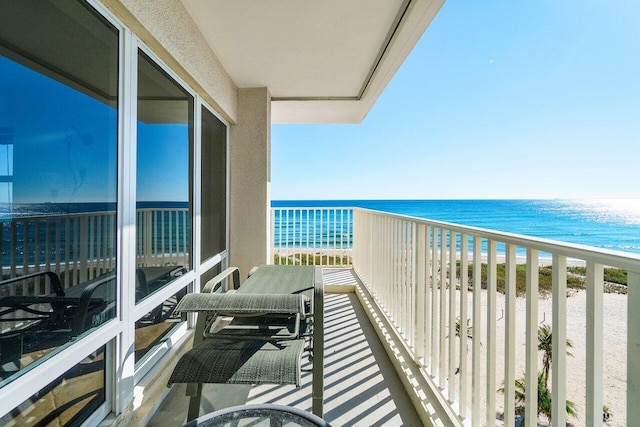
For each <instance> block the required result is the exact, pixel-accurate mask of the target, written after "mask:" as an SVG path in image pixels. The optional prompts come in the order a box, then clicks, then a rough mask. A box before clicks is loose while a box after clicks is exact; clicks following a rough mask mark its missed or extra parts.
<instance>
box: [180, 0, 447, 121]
mask: <svg viewBox="0 0 640 427" xmlns="http://www.w3.org/2000/svg"><path fill="white" fill-rule="evenodd" d="M182 2H183V4H184V5H185V7H186V9H187V11H188V12H189V14H190V15H191V17H192V18H193V20H194V22H195V23H196V25H197V26H198V27H199V29H200V31H201V32H202V34H203V36H204V37H205V39H206V40H207V41H208V43H209V44H210V46H211V48H212V50H213V52H214V53H215V54H216V56H217V57H218V59H219V60H220V61H221V62H222V64H223V65H224V67H225V69H226V70H227V72H228V73H229V75H230V76H231V78H232V79H233V81H234V83H235V84H236V86H238V87H239V88H251V87H268V88H269V91H270V92H271V96H272V101H273V102H272V104H271V118H272V122H273V123H359V122H360V121H362V119H363V118H364V117H365V116H366V114H367V113H368V111H369V109H370V108H371V106H372V105H373V103H374V102H375V101H376V99H377V98H378V96H379V95H380V93H381V92H382V90H384V88H385V87H386V85H387V84H388V83H389V81H390V80H391V77H393V75H394V74H395V73H396V71H397V70H398V68H399V67H400V65H401V64H402V62H403V61H404V60H405V58H406V57H407V55H408V54H409V52H410V51H411V49H412V48H413V46H414V45H415V43H416V42H417V41H418V39H419V38H420V36H421V35H422V33H423V32H424V31H425V29H426V28H427V26H428V25H429V23H430V22H431V20H432V19H433V17H434V16H435V14H436V13H437V12H438V10H439V9H440V7H441V6H442V3H443V2H444V0H322V1H319V0H313V1H312V0H306V1H305V0H272V1H266V0H233V1H231V0H182Z"/></svg>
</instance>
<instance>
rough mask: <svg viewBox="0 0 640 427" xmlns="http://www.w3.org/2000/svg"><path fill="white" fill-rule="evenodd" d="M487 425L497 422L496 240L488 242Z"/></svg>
mask: <svg viewBox="0 0 640 427" xmlns="http://www.w3.org/2000/svg"><path fill="white" fill-rule="evenodd" d="M487 252H488V254H487V422H486V425H487V426H493V425H495V423H496V417H495V416H494V415H493V414H495V413H496V293H497V292H498V290H497V260H496V241H495V240H493V239H491V240H489V241H488V243H487Z"/></svg>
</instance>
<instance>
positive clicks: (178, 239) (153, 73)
mask: <svg viewBox="0 0 640 427" xmlns="http://www.w3.org/2000/svg"><path fill="white" fill-rule="evenodd" d="M193 106H194V99H193V97H192V96H191V95H190V94H189V93H188V92H186V91H185V90H184V89H183V88H182V87H181V86H180V85H179V84H178V83H177V82H176V81H175V80H173V79H172V78H171V77H170V76H169V75H168V74H167V73H166V72H164V71H163V70H162V69H161V68H160V67H159V66H158V65H157V64H155V63H154V62H153V60H152V59H151V58H150V57H149V56H147V55H146V54H145V53H143V52H141V51H139V53H138V146H137V188H136V194H137V203H136V211H137V223H136V226H137V260H136V267H137V268H136V292H135V295H136V303H139V302H140V301H142V300H144V299H146V298H148V297H150V296H151V295H152V294H154V293H155V292H157V291H159V290H160V289H162V288H164V287H165V286H167V285H168V284H170V283H171V282H173V281H174V280H175V279H177V278H178V277H180V276H182V275H183V274H184V273H186V272H187V271H188V270H189V269H190V268H191V244H192V243H191V242H192V240H191V233H192V227H191V223H192V205H193V202H192V193H193V191H192V188H193V187H192V178H191V177H192V171H193V169H192V160H193V108H194V107H193ZM185 292H186V288H185V289H182V290H180V291H179V292H178V293H177V294H174V295H173V296H171V297H170V298H169V299H167V300H165V301H159V302H158V303H159V304H158V305H157V306H156V307H155V308H153V309H152V310H151V311H150V312H148V313H146V314H145V315H144V316H142V317H141V318H140V319H138V320H137V321H136V337H135V339H136V342H135V360H136V363H137V364H138V363H139V362H141V361H142V360H143V359H144V357H145V356H146V355H147V354H149V352H150V351H151V350H153V349H154V348H155V347H156V346H157V345H158V344H159V343H161V342H162V341H163V340H164V339H165V338H166V337H167V336H168V335H170V334H171V332H172V331H173V330H174V328H175V327H176V326H177V324H178V323H179V322H180V321H181V318H180V316H176V315H174V313H173V309H174V308H175V305H176V303H177V301H179V299H180V298H181V297H182V296H183V295H184V294H185Z"/></svg>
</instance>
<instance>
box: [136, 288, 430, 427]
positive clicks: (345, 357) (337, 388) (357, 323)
mask: <svg viewBox="0 0 640 427" xmlns="http://www.w3.org/2000/svg"><path fill="white" fill-rule="evenodd" d="M310 367H311V365H310V364H309V363H305V364H304V365H303V368H310ZM324 369H325V380H324V381H325V391H324V414H325V416H324V418H325V419H326V420H327V421H328V422H329V423H331V424H332V425H334V426H383V425H386V426H400V425H402V426H420V425H422V423H421V422H420V419H419V418H418V415H417V414H416V412H415V410H414V409H413V406H412V405H411V402H410V400H409V397H408V395H407V394H406V393H405V391H404V389H403V388H402V384H401V383H400V380H399V379H398V377H397V375H396V373H395V371H394V369H393V366H392V365H391V362H390V360H389V358H388V357H387V355H386V353H385V352H384V349H383V347H382V344H381V343H380V341H379V340H378V337H377V335H376V333H375V331H374V329H373V326H372V325H371V324H370V323H369V320H368V318H367V316H366V314H365V313H364V311H363V309H362V307H361V306H360V303H359V302H358V300H357V298H356V296H355V295H353V294H327V295H326V297H325V361H324ZM184 388H185V386H184V385H179V386H176V387H174V390H173V391H172V393H171V394H170V395H169V397H168V398H167V399H166V400H165V401H164V402H163V403H162V405H161V407H160V409H159V410H158V412H157V413H156V414H155V416H154V417H153V418H152V419H151V421H150V423H149V424H148V425H149V426H153V427H159V426H181V425H182V424H183V422H184V421H185V418H186V411H187V406H188V399H187V398H186V397H185V395H184ZM245 403H248V404H257V403H273V404H278V405H287V406H295V407H297V408H300V409H302V410H305V411H311V373H307V372H305V373H303V375H302V387H301V388H299V389H296V388H295V387H293V386H267V385H263V386H256V387H250V386H244V385H222V386H218V385H205V387H204V395H203V399H202V404H201V407H200V414H201V415H202V414H205V413H208V412H211V411H214V410H216V409H221V408H225V407H228V406H233V405H241V404H245Z"/></svg>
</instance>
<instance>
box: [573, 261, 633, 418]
mask: <svg viewBox="0 0 640 427" xmlns="http://www.w3.org/2000/svg"><path fill="white" fill-rule="evenodd" d="M603 277H604V268H603V266H602V264H596V263H593V262H587V370H586V372H585V374H586V379H587V390H586V392H587V402H586V408H585V411H586V414H585V415H586V417H585V420H586V425H587V426H596V425H602V424H601V423H602V363H603V359H602V348H603V347H602V346H603V327H602V320H603V287H604V286H603ZM629 324H631V323H630V322H629ZM628 403H629V404H631V405H633V404H637V402H631V401H629V402H628ZM627 422H629V420H627ZM628 425H633V424H628Z"/></svg>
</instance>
